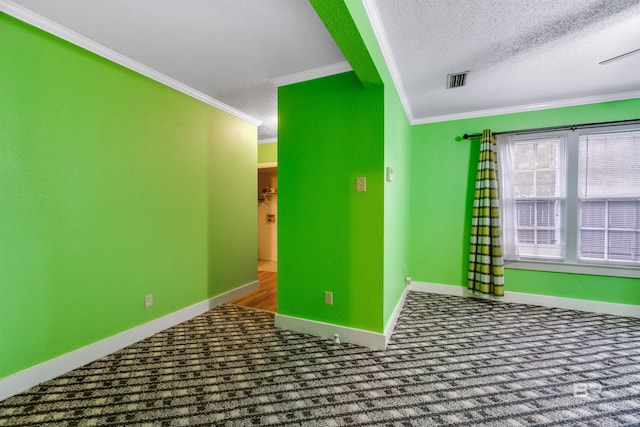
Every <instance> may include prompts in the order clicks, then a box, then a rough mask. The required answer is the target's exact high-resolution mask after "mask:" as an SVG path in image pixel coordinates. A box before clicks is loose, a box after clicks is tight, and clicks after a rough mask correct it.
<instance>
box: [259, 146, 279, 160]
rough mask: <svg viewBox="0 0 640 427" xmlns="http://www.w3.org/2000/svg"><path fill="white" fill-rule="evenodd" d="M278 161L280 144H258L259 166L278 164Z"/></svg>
mask: <svg viewBox="0 0 640 427" xmlns="http://www.w3.org/2000/svg"><path fill="white" fill-rule="evenodd" d="M277 161H278V143H277V142H268V143H261V144H258V164H261V163H276V162H277Z"/></svg>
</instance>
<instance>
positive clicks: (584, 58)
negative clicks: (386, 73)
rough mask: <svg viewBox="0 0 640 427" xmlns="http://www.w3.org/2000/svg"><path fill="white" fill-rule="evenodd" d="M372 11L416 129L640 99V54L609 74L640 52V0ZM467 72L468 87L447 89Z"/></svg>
mask: <svg viewBox="0 0 640 427" xmlns="http://www.w3.org/2000/svg"><path fill="white" fill-rule="evenodd" d="M366 3H369V5H368V6H369V8H370V9H371V8H373V9H374V10H373V13H371V12H372V11H371V10H369V12H370V18H373V19H374V22H375V18H376V17H375V12H376V10H375V9H376V7H377V12H378V14H379V17H378V19H379V21H380V22H379V23H380V24H381V26H382V28H383V31H384V33H386V38H387V42H388V45H389V47H390V51H391V52H392V53H391V55H387V62H388V64H389V65H390V66H391V68H393V63H394V62H395V64H396V66H397V73H398V77H399V81H400V82H401V83H399V82H396V85H397V86H402V87H403V88H404V93H405V94H406V99H405V101H406V105H405V109H406V110H408V112H409V114H411V115H412V117H411V118H412V122H414V123H415V122H422V123H424V122H431V121H441V120H448V119H454V118H462V117H475V116H480V115H488V114H496V113H499V112H503V110H504V111H507V112H508V111H523V110H529V109H532V108H533V107H541V106H543V105H537V104H545V105H549V106H554V105H558V106H560V105H563V103H562V102H559V101H564V104H571V103H572V102H579V101H587V100H579V99H577V98H584V97H589V98H590V99H594V97H596V98H597V97H602V96H603V95H612V94H619V95H620V97H623V98H624V97H625V95H628V96H631V95H635V96H640V93H635V94H628V92H630V91H637V90H638V89H640V54H635V55H630V56H628V57H626V58H625V59H621V60H619V61H616V62H612V63H610V64H607V65H599V62H601V61H603V60H606V59H608V58H611V57H614V56H617V55H620V54H622V53H625V52H629V51H632V50H635V49H639V48H640V0H377V1H375V2H373V1H367V2H366ZM379 37H380V35H379ZM381 41H382V43H381V44H382V45H384V40H381ZM387 53H388V52H387ZM463 71H469V74H468V78H467V84H466V86H464V87H461V88H454V89H446V77H447V75H448V74H451V73H457V72H463ZM628 96H627V97H628ZM567 101H568V102H567Z"/></svg>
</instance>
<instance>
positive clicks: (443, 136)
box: [410, 99, 640, 305]
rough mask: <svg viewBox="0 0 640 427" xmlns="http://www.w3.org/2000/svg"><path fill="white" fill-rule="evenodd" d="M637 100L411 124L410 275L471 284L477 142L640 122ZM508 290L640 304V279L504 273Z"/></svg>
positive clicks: (540, 272) (456, 284)
mask: <svg viewBox="0 0 640 427" xmlns="http://www.w3.org/2000/svg"><path fill="white" fill-rule="evenodd" d="M639 111H640V99H630V100H624V101H616V102H607V103H600V104H591V105H582V106H575V107H567V108H557V109H549V110H541V111H532V112H525V113H517V114H508V115H500V116H491V117H481V118H475V119H466V120H455V121H449V122H441V123H433V124H425V125H418V126H413V127H412V129H411V132H412V136H411V138H412V147H411V150H412V155H411V159H412V164H411V171H412V172H411V213H410V214H411V223H410V230H411V231H410V236H411V241H410V265H411V271H410V274H411V276H412V278H413V279H414V280H416V281H421V282H427V283H437V284H446V285H455V286H466V277H467V265H468V249H469V248H468V246H469V234H470V226H471V220H470V218H471V211H472V203H473V189H474V185H475V183H474V180H475V173H476V168H477V160H478V152H479V140H457V139H456V137H460V136H461V135H463V134H465V133H476V132H480V131H482V130H483V129H487V128H489V129H492V130H493V131H496V132H498V131H509V130H519V129H529V128H538V127H547V126H559V125H568V124H577V123H594V122H605V121H615V120H628V119H637V118H638V112H639ZM505 290H506V291H507V292H508V291H514V292H524V293H533V294H541V295H551V296H559V297H568V298H577V299H586V300H595V301H604V302H614V303H623V304H635V305H640V279H635V278H622V277H607V276H589V275H583V274H568V273H552V272H543V271H527V270H515V269H509V268H507V269H506V272H505Z"/></svg>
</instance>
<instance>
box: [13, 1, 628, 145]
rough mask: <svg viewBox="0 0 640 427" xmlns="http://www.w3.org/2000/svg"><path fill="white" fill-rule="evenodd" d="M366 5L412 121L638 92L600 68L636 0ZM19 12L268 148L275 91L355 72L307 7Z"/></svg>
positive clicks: (151, 5)
mask: <svg viewBox="0 0 640 427" xmlns="http://www.w3.org/2000/svg"><path fill="white" fill-rule="evenodd" d="M1 1H4V2H5V3H6V2H10V0H1ZM352 1H359V0H352ZM361 1H363V3H364V5H365V7H366V9H367V12H368V14H369V17H370V19H371V21H372V25H373V28H374V29H375V30H376V35H377V37H378V40H379V41H380V42H381V45H382V48H383V51H384V52H385V53H386V55H385V58H386V60H387V63H388V65H389V68H390V69H391V71H392V75H394V76H395V83H396V87H397V88H398V90H399V92H400V95H401V98H402V100H403V104H404V106H405V110H406V111H407V114H408V116H409V118H410V120H411V122H412V123H426V122H432V121H442V120H450V119H457V118H463V117H477V116H482V115H489V114H498V113H505V112H514V111H525V110H531V109H535V108H548V107H552V106H560V105H571V104H573V103H584V102H593V101H594V100H603V99H623V98H624V97H631V95H634V94H635V96H638V93H640V92H639V90H640V72H638V70H640V54H635V55H630V56H628V57H626V58H624V59H621V60H619V61H615V62H611V63H610V64H607V65H599V64H598V63H599V62H601V61H603V60H606V59H608V58H611V57H614V56H617V55H620V54H623V53H625V52H629V51H632V50H636V49H639V48H640V0H361ZM15 3H17V4H19V5H21V6H24V7H26V8H28V9H30V10H32V11H34V12H36V13H37V14H40V15H42V16H44V17H46V18H49V19H50V20H52V21H54V22H57V23H59V24H61V25H62V26H64V27H67V28H69V29H71V30H73V31H75V32H77V33H79V34H82V35H83V36H86V37H88V38H89V39H92V40H94V41H96V42H98V43H100V44H102V45H104V46H106V47H108V48H110V49H113V50H115V51H117V52H119V53H121V54H123V55H125V56H127V57H129V58H131V59H133V60H135V61H137V62H139V63H141V64H144V65H145V66H147V67H150V68H152V69H154V70H157V71H159V72H160V73H162V74H164V75H166V76H168V77H171V78H173V79H175V80H177V81H179V82H181V83H183V84H185V85H187V86H189V87H191V88H193V89H195V90H197V91H199V92H202V93H204V94H205V95H208V96H210V97H212V98H215V99H217V100H219V101H222V102H223V103H225V104H227V105H229V106H231V107H233V108H235V109H237V110H240V111H241V112H243V113H245V114H247V115H249V116H252V117H254V118H256V119H258V121H260V122H262V125H261V126H260V127H259V128H258V137H259V139H260V140H263V141H264V140H269V139H271V138H276V137H277V89H276V86H277V85H279V84H287V83H292V82H295V81H301V80H304V79H309V78H314V77H319V76H321V75H327V74H332V73H336V72H340V71H345V70H347V69H349V65H348V64H347V63H346V62H345V58H344V56H343V55H342V53H341V52H340V50H339V49H338V47H337V46H336V43H335V42H334V40H333V39H332V38H331V36H330V35H329V33H328V32H327V30H326V29H325V27H324V26H323V24H322V22H321V21H320V19H319V17H318V16H317V14H316V12H315V11H314V9H313V8H312V7H311V5H310V4H309V3H308V1H305V0H126V1H125V0H55V1H51V0H15ZM327 7H329V6H327ZM343 9H344V8H343ZM338 35H341V36H344V35H343V34H338ZM385 46H388V47H390V49H386V47H385ZM347 53H348V52H347ZM355 65H356V66H357V65H358V64H355ZM467 70H468V71H469V76H468V79H467V85H466V86H465V87H462V88H455V89H445V86H446V76H447V74H450V73H455V72H461V71H467ZM356 71H357V72H358V71H360V72H363V70H362V69H360V70H356ZM607 96H608V98H606V97H607ZM603 97H604V98H603ZM616 97H618V98H616ZM563 102H564V104H563Z"/></svg>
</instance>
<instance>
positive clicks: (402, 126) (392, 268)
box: [345, 0, 411, 325]
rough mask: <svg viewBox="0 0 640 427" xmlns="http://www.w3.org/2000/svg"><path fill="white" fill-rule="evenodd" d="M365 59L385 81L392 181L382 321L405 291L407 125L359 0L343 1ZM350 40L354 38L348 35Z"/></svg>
mask: <svg viewBox="0 0 640 427" xmlns="http://www.w3.org/2000/svg"><path fill="white" fill-rule="evenodd" d="M345 3H346V5H347V8H348V10H349V13H350V15H351V18H352V19H353V22H354V24H355V25H356V26H357V29H358V33H359V35H360V37H361V38H362V43H363V44H364V45H365V46H366V49H367V52H368V55H369V56H368V58H369V59H370V61H371V62H372V63H373V64H374V67H375V69H376V72H377V73H378V75H379V76H380V79H381V80H382V82H383V83H384V165H385V167H391V168H393V181H392V182H385V190H384V323H385V325H386V324H387V323H388V321H389V320H390V318H391V316H392V314H393V311H394V309H395V308H396V305H397V303H398V301H399V300H400V298H401V296H402V293H403V292H404V290H405V287H406V284H405V277H406V276H407V273H408V270H407V261H408V258H409V200H410V167H411V138H410V124H409V120H408V119H407V115H406V114H405V112H404V108H403V106H402V103H401V102H400V97H399V96H398V92H397V91H396V88H395V85H394V83H393V79H392V78H391V74H390V73H389V69H388V68H387V64H386V62H385V60H384V56H383V54H382V51H381V50H380V46H379V45H378V41H377V39H376V36H375V34H374V32H373V28H372V27H371V23H370V22H369V18H368V17H367V13H366V11H365V9H364V5H363V3H362V1H360V0H347V1H345ZM351 39H353V37H352V38H351Z"/></svg>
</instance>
